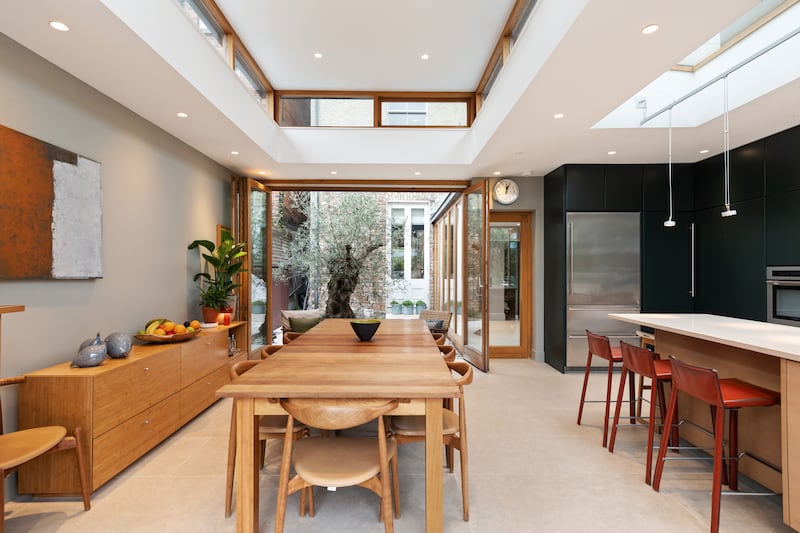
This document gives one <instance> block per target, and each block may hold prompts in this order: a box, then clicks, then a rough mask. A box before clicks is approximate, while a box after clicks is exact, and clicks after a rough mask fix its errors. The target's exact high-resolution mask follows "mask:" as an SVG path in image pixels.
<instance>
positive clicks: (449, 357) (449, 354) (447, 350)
mask: <svg viewBox="0 0 800 533" xmlns="http://www.w3.org/2000/svg"><path fill="white" fill-rule="evenodd" d="M439 351H440V352H441V354H442V359H444V360H445V361H446V362H448V363H452V362H453V361H455V360H456V347H455V346H452V345H447V346H444V345H441V346H439Z"/></svg>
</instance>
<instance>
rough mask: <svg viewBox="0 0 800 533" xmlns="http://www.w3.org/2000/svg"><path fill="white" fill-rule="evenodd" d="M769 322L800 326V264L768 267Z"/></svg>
mask: <svg viewBox="0 0 800 533" xmlns="http://www.w3.org/2000/svg"><path fill="white" fill-rule="evenodd" d="M767 322H775V323H776V324H787V325H789V326H800V266H794V267H788V266H775V267H767Z"/></svg>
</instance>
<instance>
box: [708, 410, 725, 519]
mask: <svg viewBox="0 0 800 533" xmlns="http://www.w3.org/2000/svg"><path fill="white" fill-rule="evenodd" d="M724 426H725V409H717V413H716V416H715V417H714V476H713V481H712V483H713V484H714V485H713V486H712V487H711V533H717V532H718V531H719V508H720V499H721V496H722V475H723V470H724V468H723V467H722V465H723V454H724V450H723V446H722V440H723V436H724V435H723V431H724Z"/></svg>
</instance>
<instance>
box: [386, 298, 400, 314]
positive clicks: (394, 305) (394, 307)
mask: <svg viewBox="0 0 800 533" xmlns="http://www.w3.org/2000/svg"><path fill="white" fill-rule="evenodd" d="M389 306H390V307H391V309H392V314H393V315H399V314H401V313H402V312H403V306H401V305H400V302H398V301H397V300H392V301H391V302H389Z"/></svg>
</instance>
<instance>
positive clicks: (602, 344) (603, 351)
mask: <svg viewBox="0 0 800 533" xmlns="http://www.w3.org/2000/svg"><path fill="white" fill-rule="evenodd" d="M586 337H587V340H588V341H589V353H588V355H587V357H586V373H585V374H584V376H583V389H582V390H581V403H580V406H579V407H578V425H580V424H581V418H582V417H583V404H584V403H596V402H602V401H605V403H606V412H605V417H604V418H603V447H605V446H606V443H607V442H608V418H609V416H608V415H609V412H610V410H611V379H612V375H613V372H614V363H621V362H622V351H621V349H620V348H619V347H614V348H612V347H611V343H610V342H609V341H608V337H604V336H602V335H595V334H594V333H592V332H591V331H589V330H588V329H587V330H586ZM595 355H596V356H598V357H600V358H602V359H605V360H607V361H608V383H607V385H606V399H605V400H587V399H586V385H587V384H588V383H589V373H590V372H591V369H592V357H593V356H595ZM629 379H630V409H631V416H632V417H633V412H634V404H635V398H634V396H635V393H634V388H633V374H630V376H629ZM631 423H632V424H635V423H636V418H635V417H633V418H631Z"/></svg>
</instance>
